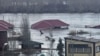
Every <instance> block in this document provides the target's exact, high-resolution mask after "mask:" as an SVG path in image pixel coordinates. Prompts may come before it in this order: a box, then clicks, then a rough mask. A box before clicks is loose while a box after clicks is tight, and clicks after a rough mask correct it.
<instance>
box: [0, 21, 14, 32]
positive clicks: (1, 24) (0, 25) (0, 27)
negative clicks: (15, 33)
mask: <svg viewBox="0 0 100 56" xmlns="http://www.w3.org/2000/svg"><path fill="white" fill-rule="evenodd" d="M12 27H13V25H12V24H10V23H8V22H6V21H4V20H0V31H7V30H8V29H10V28H12Z"/></svg>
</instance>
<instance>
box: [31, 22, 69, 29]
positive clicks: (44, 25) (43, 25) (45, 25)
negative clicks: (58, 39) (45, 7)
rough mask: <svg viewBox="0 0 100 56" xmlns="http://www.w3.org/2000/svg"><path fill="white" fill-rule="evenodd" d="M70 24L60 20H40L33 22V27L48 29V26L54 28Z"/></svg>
mask: <svg viewBox="0 0 100 56" xmlns="http://www.w3.org/2000/svg"><path fill="white" fill-rule="evenodd" d="M68 25H69V24H67V23H64V22H62V21H60V20H43V21H39V22H37V23H35V24H32V26H31V28H32V29H40V30H41V29H48V28H54V27H61V26H68Z"/></svg>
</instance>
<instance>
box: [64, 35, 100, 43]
mask: <svg viewBox="0 0 100 56" xmlns="http://www.w3.org/2000/svg"><path fill="white" fill-rule="evenodd" d="M65 39H70V40H77V41H83V42H90V43H94V42H100V39H94V38H85V37H79V36H71V37H65Z"/></svg>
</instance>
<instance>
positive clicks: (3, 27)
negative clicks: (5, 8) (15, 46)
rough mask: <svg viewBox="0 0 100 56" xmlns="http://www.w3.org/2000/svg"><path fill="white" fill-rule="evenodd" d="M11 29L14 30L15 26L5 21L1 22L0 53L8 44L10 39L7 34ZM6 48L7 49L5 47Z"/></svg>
mask: <svg viewBox="0 0 100 56" xmlns="http://www.w3.org/2000/svg"><path fill="white" fill-rule="evenodd" d="M10 29H13V25H12V24H10V23H8V22H6V21H3V20H0V51H2V49H3V47H4V45H5V43H7V42H8V41H7V40H8V39H7V37H8V36H7V35H8V34H7V32H8V30H10ZM5 48H6V47H5Z"/></svg>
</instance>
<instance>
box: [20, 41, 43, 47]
mask: <svg viewBox="0 0 100 56" xmlns="http://www.w3.org/2000/svg"><path fill="white" fill-rule="evenodd" d="M42 44H43V43H40V42H36V41H27V40H26V41H22V44H21V45H22V49H41V45H42Z"/></svg>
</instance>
